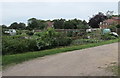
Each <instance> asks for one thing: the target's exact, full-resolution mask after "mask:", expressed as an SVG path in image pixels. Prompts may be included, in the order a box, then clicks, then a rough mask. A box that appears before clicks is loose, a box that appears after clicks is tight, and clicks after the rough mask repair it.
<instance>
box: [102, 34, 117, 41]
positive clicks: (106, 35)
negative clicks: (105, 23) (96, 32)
mask: <svg viewBox="0 0 120 78" xmlns="http://www.w3.org/2000/svg"><path fill="white" fill-rule="evenodd" d="M101 38H102V39H103V40H112V39H116V38H117V37H115V36H113V35H111V34H104V35H102V36H101Z"/></svg>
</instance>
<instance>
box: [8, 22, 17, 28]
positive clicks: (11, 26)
mask: <svg viewBox="0 0 120 78" xmlns="http://www.w3.org/2000/svg"><path fill="white" fill-rule="evenodd" d="M9 28H12V29H18V23H17V22H14V23H12V24H11V25H10V27H9Z"/></svg>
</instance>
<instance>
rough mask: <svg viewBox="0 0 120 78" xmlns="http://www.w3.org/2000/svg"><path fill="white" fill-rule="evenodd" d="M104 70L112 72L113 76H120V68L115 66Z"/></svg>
mask: <svg viewBox="0 0 120 78" xmlns="http://www.w3.org/2000/svg"><path fill="white" fill-rule="evenodd" d="M106 69H107V70H109V71H111V72H113V74H114V75H116V76H120V66H117V65H113V66H108V67H107V68H106Z"/></svg>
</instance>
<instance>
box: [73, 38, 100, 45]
mask: <svg viewBox="0 0 120 78" xmlns="http://www.w3.org/2000/svg"><path fill="white" fill-rule="evenodd" d="M98 42H101V40H95V39H77V40H74V41H72V43H71V45H83V44H89V43H98Z"/></svg>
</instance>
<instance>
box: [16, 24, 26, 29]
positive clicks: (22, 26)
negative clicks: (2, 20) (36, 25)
mask: <svg viewBox="0 0 120 78" xmlns="http://www.w3.org/2000/svg"><path fill="white" fill-rule="evenodd" d="M25 28H26V25H25V24H24V23H19V24H18V29H25Z"/></svg>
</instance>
